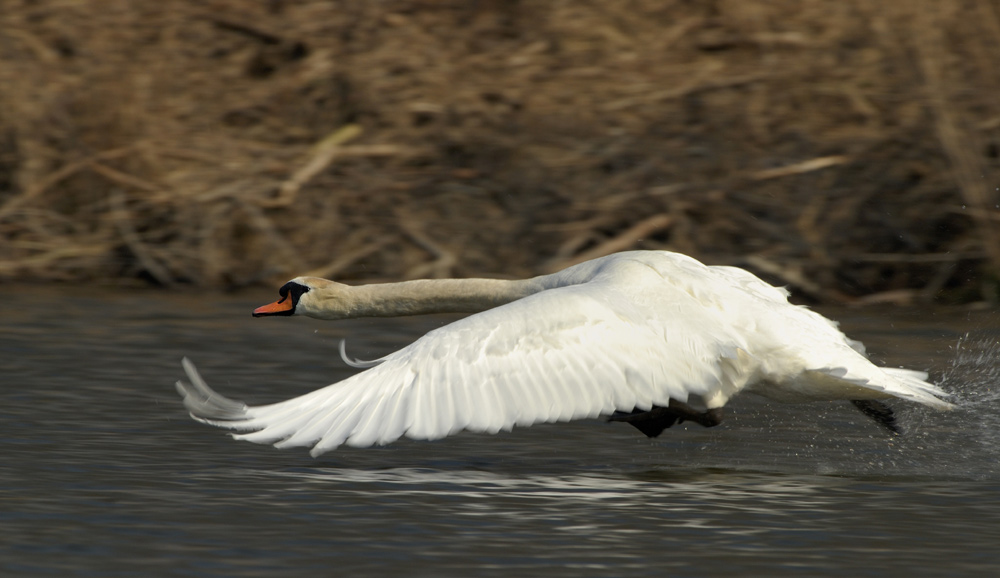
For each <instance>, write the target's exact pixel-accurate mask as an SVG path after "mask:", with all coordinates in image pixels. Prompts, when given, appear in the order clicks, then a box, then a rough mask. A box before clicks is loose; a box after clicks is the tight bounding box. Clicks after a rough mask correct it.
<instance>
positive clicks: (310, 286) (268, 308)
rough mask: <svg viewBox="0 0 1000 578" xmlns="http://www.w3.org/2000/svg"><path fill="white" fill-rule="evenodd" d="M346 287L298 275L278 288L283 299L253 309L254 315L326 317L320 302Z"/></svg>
mask: <svg viewBox="0 0 1000 578" xmlns="http://www.w3.org/2000/svg"><path fill="white" fill-rule="evenodd" d="M338 287H345V286H344V285H341V284H340V283H335V282H333V281H327V280H326V279H320V278H318V277H296V278H295V279H292V280H291V281H289V282H288V283H285V284H284V285H282V286H281V289H278V294H279V295H281V299H279V300H277V301H275V302H274V303H271V304H269V305H264V306H261V307H258V308H256V309H254V310H253V316H254V317H268V316H272V315H284V316H289V315H308V316H309V317H326V315H325V314H324V313H326V312H325V311H324V310H325V309H327V308H328V307H321V306H320V304H321V303H322V302H323V301H325V300H326V299H327V298H329V297H330V295H328V294H329V293H330V292H331V291H333V292H336V288H338Z"/></svg>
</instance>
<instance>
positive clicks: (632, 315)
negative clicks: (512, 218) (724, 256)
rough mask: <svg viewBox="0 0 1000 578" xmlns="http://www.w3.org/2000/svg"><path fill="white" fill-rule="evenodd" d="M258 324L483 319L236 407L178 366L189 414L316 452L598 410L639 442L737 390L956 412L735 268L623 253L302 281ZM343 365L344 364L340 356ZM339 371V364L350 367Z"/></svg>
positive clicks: (871, 410)
mask: <svg viewBox="0 0 1000 578" xmlns="http://www.w3.org/2000/svg"><path fill="white" fill-rule="evenodd" d="M280 293H281V300H279V301H277V302H275V303H272V304H270V305H265V306H263V307H260V308H258V309H256V310H255V311H254V316H272V315H279V316H280V315H307V316H310V317H316V318H320V319H346V318H353V317H392V316H400V315H416V314H423V313H434V312H476V313H475V314H474V315H471V316H469V317H466V318H464V319H461V320H459V321H456V322H454V323H451V324H449V325H446V326H444V327H441V328H439V329H436V330H434V331H431V332H429V333H428V334H426V335H424V336H423V337H421V338H420V339H418V340H417V341H416V342H414V343H413V344H411V345H409V346H407V347H404V348H403V349H400V350H399V351H396V352H395V353H392V354H390V355H387V356H385V357H384V358H382V359H380V360H376V362H377V364H376V362H371V363H367V362H353V363H352V364H357V365H364V366H370V368H369V369H366V370H365V371H362V372H361V373H358V374H356V375H354V376H352V377H349V378H347V379H345V380H343V381H340V382H338V383H335V384H333V385H330V386H327V387H325V388H322V389H319V390H317V391H314V392H312V393H308V394H306V395H303V396H300V397H296V398H293V399H289V400H287V401H283V402H279V403H275V404H271V405H263V406H247V405H245V404H243V403H242V402H238V401H234V400H230V399H228V398H226V397H224V396H221V395H219V394H218V393H216V392H215V391H214V390H212V389H211V388H209V387H208V385H207V384H205V382H204V380H202V379H201V377H200V376H199V375H198V372H197V371H196V370H195V368H194V365H193V364H191V363H190V362H189V361H188V360H186V359H185V360H184V368H185V371H186V373H187V375H188V379H189V381H190V384H189V383H185V382H178V383H177V389H178V391H179V392H180V394H181V395H182V396H183V398H184V404H185V405H186V406H187V408H188V410H189V411H190V413H191V415H192V417H194V418H195V419H196V420H198V421H202V422H205V423H208V424H211V425H215V426H219V427H223V428H227V429H230V430H234V431H236V432H238V433H237V434H236V435H235V436H234V437H236V438H237V439H243V440H247V441H252V442H256V443H269V444H274V445H275V446H277V447H292V446H309V447H311V448H312V450H311V453H312V455H314V456H316V455H319V454H322V453H323V452H326V451H329V450H332V449H334V448H336V447H337V446H339V445H341V444H347V445H351V446H370V445H373V444H387V443H390V442H392V441H394V440H396V439H398V438H400V437H402V436H407V437H410V438H415V439H437V438H441V437H445V436H447V435H450V434H453V433H456V432H458V431H461V430H470V431H476V432H488V433H496V432H498V431H500V430H509V429H511V428H512V427H514V426H515V425H520V426H527V425H531V424H534V423H541V422H557V421H569V420H573V419H581V418H588V417H590V418H592V417H597V416H601V415H606V416H611V419H613V420H619V421H625V422H628V423H631V424H632V425H634V426H636V427H637V428H639V429H640V430H641V431H643V433H646V434H647V435H651V436H654V435H658V434H659V433H660V432H661V431H662V430H663V429H664V428H667V427H670V426H671V425H673V424H674V423H676V422H679V421H685V420H691V421H696V422H698V423H701V424H703V425H707V426H711V425H715V424H717V423H718V422H719V421H720V420H721V408H722V407H723V406H724V405H725V404H726V402H727V401H728V400H729V399H730V398H731V397H732V396H734V395H735V394H737V393H739V392H741V391H750V392H754V393H758V394H760V395H763V396H765V397H768V398H771V399H775V400H779V401H786V402H807V401H829V400H851V401H853V402H854V403H855V405H857V406H858V407H859V409H861V411H863V412H864V413H865V414H866V415H869V416H871V417H873V418H874V419H876V420H877V421H878V422H879V423H880V424H882V425H883V426H885V427H887V428H888V429H892V430H895V429H896V428H895V425H894V419H893V416H892V411H891V410H890V409H889V408H888V407H887V406H885V405H884V404H882V403H881V402H879V401H878V400H881V399H888V398H893V397H897V398H903V399H908V400H910V401H915V402H918V403H922V404H925V405H929V406H932V407H935V408H939V409H948V408H950V407H951V404H950V403H948V402H947V401H944V400H942V399H941V397H943V396H945V395H946V394H945V392H944V391H942V390H941V389H939V388H938V387H936V386H934V385H932V384H930V383H927V382H926V381H925V379H926V378H927V375H926V374H925V373H923V372H919V371H912V370H905V369H893V368H882V367H877V366H875V365H874V364H872V363H871V362H870V361H868V359H867V358H866V357H865V355H864V348H863V346H862V345H861V344H860V343H858V342H856V341H852V340H850V339H848V338H847V337H846V336H845V335H844V334H843V333H841V332H840V331H839V330H838V329H837V327H836V324H835V323H833V322H832V321H830V320H828V319H826V318H824V317H823V316H821V315H819V314H818V313H815V312H813V311H810V310H809V309H806V308H804V307H800V306H795V305H792V304H790V303H788V300H787V292H786V291H785V290H784V289H779V288H777V287H773V286H771V285H769V284H767V283H765V282H764V281H761V280H760V279H758V278H757V277H755V276H754V275H752V274H751V273H749V272H747V271H744V270H742V269H738V268H735V267H709V266H706V265H703V264H702V263H700V262H698V261H696V260H694V259H692V258H690V257H687V256H684V255H680V254H677V253H670V252H665V251H633V252H625V253H617V254H614V255H609V256H607V257H602V258H600V259H594V260H592V261H588V262H585V263H581V264H579V265H575V266H573V267H569V268H567V269H565V270H563V271H560V272H558V273H553V274H551V275H543V276H540V277H535V278H532V279H525V280H515V281H507V280H495V279H442V280H419V281H406V282H402V283H386V284H374V285H361V286H355V287H351V286H347V285H343V284H340V283H335V282H333V281H328V280H325V279H317V278H311V277H299V278H296V279H293V280H291V281H289V282H288V283H286V284H285V285H284V286H283V287H282V288H281V291H280ZM342 353H343V352H342ZM343 356H344V358H345V360H346V359H347V358H346V355H343Z"/></svg>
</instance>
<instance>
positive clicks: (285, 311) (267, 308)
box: [253, 295, 293, 317]
mask: <svg viewBox="0 0 1000 578" xmlns="http://www.w3.org/2000/svg"><path fill="white" fill-rule="evenodd" d="M292 307H293V301H292V299H291V296H290V295H285V296H284V297H282V298H281V300H280V301H275V302H274V303H271V304H268V305H262V306H260V307H258V308H256V309H254V310H253V316H254V317H262V316H265V315H290V314H291V311H292Z"/></svg>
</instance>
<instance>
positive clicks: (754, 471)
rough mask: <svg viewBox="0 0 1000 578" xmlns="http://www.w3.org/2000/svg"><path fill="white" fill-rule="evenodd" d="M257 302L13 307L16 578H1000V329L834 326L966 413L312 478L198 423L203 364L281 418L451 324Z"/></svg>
mask: <svg viewBox="0 0 1000 578" xmlns="http://www.w3.org/2000/svg"><path fill="white" fill-rule="evenodd" d="M272 296H273V292H264V291H261V292H256V293H252V294H245V295H239V296H209V297H204V296H201V295H198V294H196V293H189V294H165V293H156V292H148V291H137V292H120V291H118V292H107V291H100V290H97V289H90V290H86V291H70V290H67V289H63V290H55V289H38V288H34V287H27V286H25V287H11V286H7V287H2V288H0V302H2V303H3V305H2V306H0V312H2V313H0V328H2V332H0V370H2V373H0V375H2V377H0V379H2V386H0V448H2V452H3V456H2V458H3V459H2V462H0V575H2V576H276V575H281V576H334V575H336V576H390V575H395V576H515V575H517V576H541V575H544V576H547V577H561V576H567V577H570V576H572V577H581V576H654V575H655V576H665V575H669V576H764V575H770V576H775V575H779V576H780V575H784V576H824V575H826V576H995V575H998V572H1000V463H998V462H1000V345H998V342H1000V313H997V312H995V311H968V310H965V311H956V310H930V309H922V310H898V309H878V310H874V309H860V310H823V312H824V313H826V314H827V315H829V316H831V317H834V318H839V319H840V320H841V321H842V327H843V328H844V329H845V330H846V331H847V332H848V334H850V335H851V336H852V337H855V338H858V339H861V340H862V341H864V342H865V343H866V344H867V345H868V347H869V351H870V352H871V353H872V354H873V357H874V358H876V359H877V360H879V361H882V362H885V363H888V364H892V365H903V366H907V367H912V368H915V369H926V370H929V371H931V373H932V377H933V379H934V380H935V381H941V380H942V379H943V380H944V383H945V387H946V388H947V389H949V390H951V391H953V392H954V393H955V399H956V401H957V402H958V404H959V406H960V407H959V409H958V410H957V411H954V412H950V413H941V412H935V411H933V410H929V409H925V408H922V407H917V406H915V405H912V404H908V403H905V402H896V403H894V404H893V405H894V407H895V408H896V410H897V412H898V414H899V415H900V420H901V422H902V424H903V427H904V428H905V429H907V430H908V433H907V435H905V436H903V437H901V438H896V439H889V438H888V437H887V436H886V435H884V434H883V433H882V432H881V431H880V430H879V429H878V428H877V427H876V426H875V425H874V423H872V422H869V421H868V420H867V418H864V417H863V416H862V415H861V414H860V413H858V412H856V411H855V410H854V409H853V408H851V407H850V406H849V405H848V404H813V405H802V406H783V405H778V404H772V403H767V402H765V401H763V400H760V399H758V398H754V397H751V396H746V397H737V398H736V399H735V400H734V401H733V402H732V403H731V404H730V405H729V406H728V408H727V409H728V415H727V419H726V421H725V422H724V423H723V424H722V425H721V426H719V427H716V428H713V429H702V428H700V427H699V426H692V427H690V428H687V429H685V428H683V427H682V428H679V429H676V428H675V429H671V430H668V431H666V432H665V433H664V435H663V436H661V437H660V438H658V439H655V440H648V439H646V438H645V437H643V436H641V435H639V434H638V433H637V432H636V431H634V430H633V429H632V428H630V427H628V426H626V425H624V424H609V423H604V422H601V421H596V420H595V421H584V422H577V423H572V424H562V425H543V426H535V427H532V428H521V429H516V430H514V431H513V432H511V433H504V434H500V435H496V436H488V435H475V434H461V435H458V436H456V437H454V438H450V439H446V440H441V441H437V442H413V441H401V442H399V443H396V444H394V445H391V446H388V447H384V448H372V449H363V450H359V449H351V448H342V449H339V450H337V451H335V452H332V453H329V454H326V455H324V456H321V457H320V458H318V459H312V458H310V457H309V455H308V453H307V452H306V451H305V450H303V449H297V450H286V451H280V450H276V449H274V448H271V447H269V446H257V445H253V444H249V443H245V442H236V441H233V440H231V439H230V438H229V437H228V436H227V435H225V434H224V433H223V432H221V431H219V430H216V429H213V428H209V427H206V426H204V425H201V424H198V423H195V422H193V421H192V420H191V419H189V418H188V416H187V415H186V413H185V411H184V409H183V407H182V405H181V403H180V399H179V397H178V396H177V394H176V392H175V391H174V386H173V383H174V381H176V380H177V379H178V378H180V377H181V376H182V375H183V372H182V370H181V367H180V359H181V357H183V356H188V357H190V358H192V360H194V361H195V362H196V363H197V364H198V367H199V369H200V370H201V372H202V374H203V375H204V377H205V379H206V380H207V381H208V383H209V384H211V385H212V386H213V387H215V388H216V389H218V390H219V391H220V392H222V393H224V394H226V395H229V396H231V397H234V398H237V399H243V400H246V401H247V402H250V403H254V404H259V403H268V402H273V401H278V400H281V399H285V398H288V397H292V396H294V395H298V394H301V393H305V392H307V391H311V390H313V389H316V388H318V387H320V386H323V385H326V384H328V383H331V382H333V381H336V380H339V379H341V378H343V377H345V376H347V375H350V374H351V373H352V372H353V371H355V370H352V369H350V368H347V367H345V366H344V364H343V363H342V362H341V361H340V360H339V357H338V355H337V349H336V348H337V343H338V341H339V339H340V338H341V337H350V341H349V344H350V347H349V349H350V352H351V354H352V355H356V356H358V357H361V358H371V357H377V356H379V355H382V354H384V353H386V352H388V351H390V350H392V349H394V348H397V347H399V346H401V345H403V344H405V343H407V342H409V341H411V340H413V339H415V338H416V337H417V336H419V335H420V334H422V333H423V332H425V331H427V330H428V329H430V328H433V327H436V326H438V325H440V324H442V323H444V322H446V321H447V319H445V318H440V317H435V318H419V319H399V320H377V321H368V320H357V321H349V322H325V323H324V322H319V321H313V320H309V319H298V318H296V319H273V318H272V319H252V318H251V317H250V310H251V309H252V308H253V307H255V306H257V305H261V304H263V303H266V302H269V301H271V300H272Z"/></svg>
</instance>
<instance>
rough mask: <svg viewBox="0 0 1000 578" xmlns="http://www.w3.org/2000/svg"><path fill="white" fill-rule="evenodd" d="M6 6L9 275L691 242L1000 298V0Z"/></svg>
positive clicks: (864, 281) (891, 297)
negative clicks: (999, 290)
mask: <svg viewBox="0 0 1000 578" xmlns="http://www.w3.org/2000/svg"><path fill="white" fill-rule="evenodd" d="M0 6H2V8H0V279H5V280H8V281H11V280H13V281H33V282H34V281H57V282H73V283H115V284H155V285H162V286H185V285H197V286H206V287H215V288H219V289H227V290H228V289H236V288H240V287H244V286H250V285H260V284H273V283H277V282H281V281H283V280H285V279H287V278H290V277H292V276H296V275H300V274H304V273H308V274H314V275H319V276H324V277H331V278H337V279H339V280H345V281H348V282H370V281H385V280H399V279H406V278H416V277H446V276H447V277H451V276H456V277H466V276H510V277H520V276H527V275H534V274H539V273H545V272H551V271H554V270H557V269H560V268H562V267H565V266H567V265H569V264H572V263H576V262H579V261H581V260H585V259H588V258H592V257H596V256H600V255H603V254H607V253H611V252H614V251H619V250H626V249H668V250H674V251H680V252H684V253H687V254H690V255H692V256H694V257H696V258H698V259H701V260H703V261H706V262H708V263H711V264H731V265H739V266H743V267H746V268H748V269H750V270H752V271H754V272H755V273H758V274H760V275H761V276H763V277H765V278H767V279H768V280H769V281H772V282H774V283H778V284H784V285H789V286H790V287H791V288H792V289H793V291H795V293H796V294H797V295H798V296H799V298H800V299H803V300H806V301H813V302H826V303H858V302H861V303H864V302H894V303H914V302H916V303H925V302H930V301H938V302H945V303H959V302H971V301H996V300H997V296H998V292H997V286H998V285H997V279H998V276H997V272H998V270H1000V205H998V203H1000V189H998V187H1000V96H998V95H1000V64H998V63H1000V4H998V3H997V2H996V1H995V0H954V1H935V0H886V1H884V2H876V3H873V2H869V1H867V0H842V1H838V2H829V1H825V0H787V1H784V0H776V1H768V2H763V1H759V2H747V1H745V0H718V1H690V0H674V1H672V0H655V1H654V0H631V1H626V0H592V1H549V0H545V1H537V0H536V1H533V0H521V1H517V0H506V1H504V0H493V1H490V0H480V1H475V0H386V1H381V2H346V1H343V2H336V1H305V0H303V1H296V2H292V1H279V0H271V1H261V2H241V1H236V0H212V1H206V2H193V1H181V0H167V1H164V0H0Z"/></svg>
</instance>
